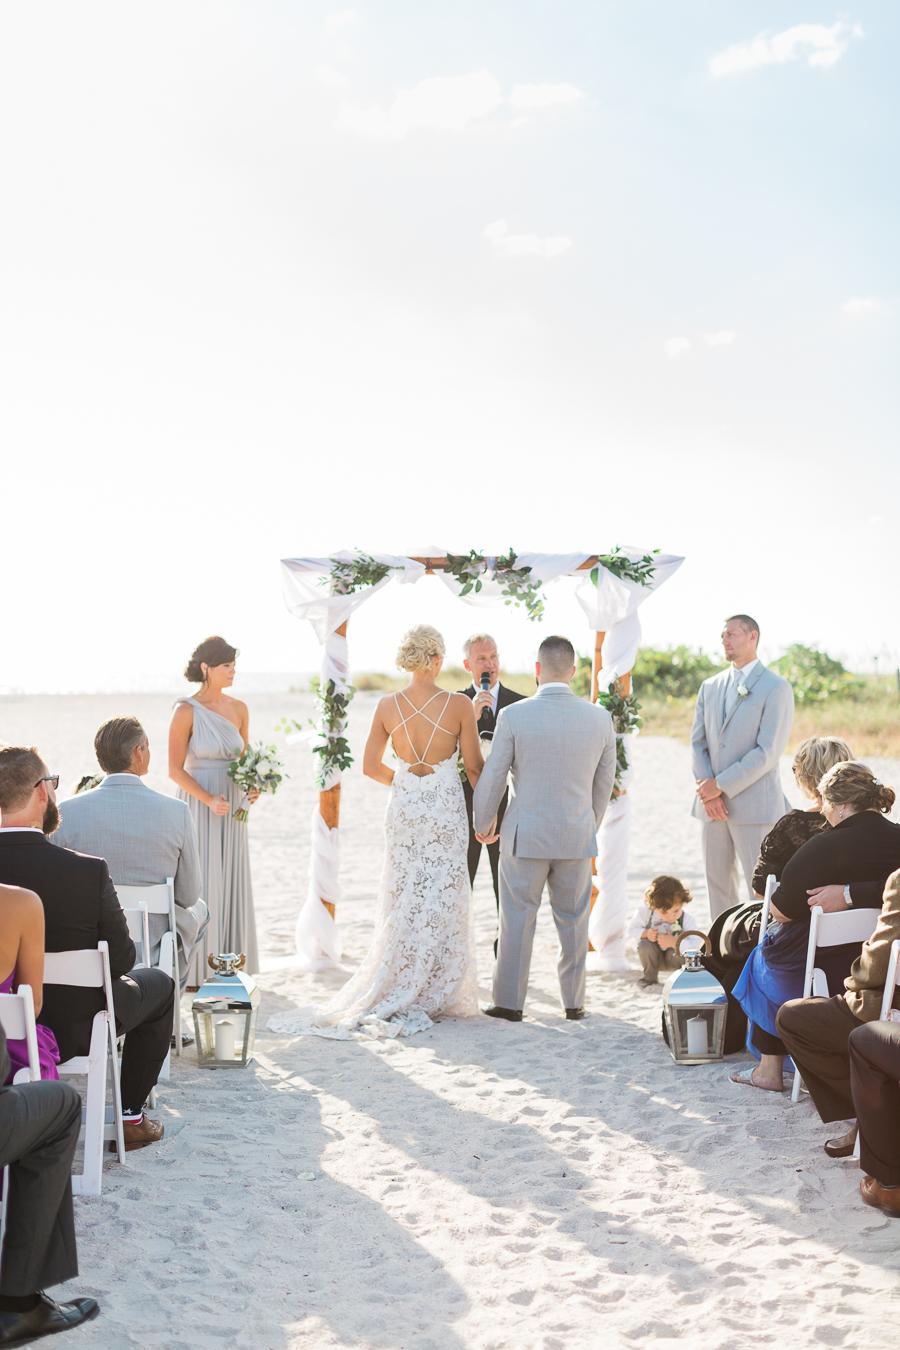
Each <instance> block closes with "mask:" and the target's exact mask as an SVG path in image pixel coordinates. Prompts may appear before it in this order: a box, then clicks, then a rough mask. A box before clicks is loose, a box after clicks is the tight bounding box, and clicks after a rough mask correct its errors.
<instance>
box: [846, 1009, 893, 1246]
mask: <svg viewBox="0 0 900 1350" xmlns="http://www.w3.org/2000/svg"><path fill="white" fill-rule="evenodd" d="M898 1079H900V1025H898V1024H897V1023H896V1022H869V1023H868V1024H867V1025H866V1026H863V1027H857V1028H856V1030H855V1031H851V1033H850V1091H851V1093H852V1095H853V1105H854V1108H855V1110H856V1115H857V1118H858V1120H859V1165H860V1167H861V1168H862V1170H863V1171H864V1172H865V1173H866V1175H865V1176H864V1177H863V1179H862V1181H861V1182H860V1183H859V1193H860V1195H861V1196H862V1198H863V1200H864V1201H865V1203H866V1204H867V1205H872V1206H873V1207H874V1208H875V1209H880V1210H882V1211H883V1212H884V1213H885V1214H889V1215H890V1217H891V1218H892V1219H896V1218H900V1082H898Z"/></svg>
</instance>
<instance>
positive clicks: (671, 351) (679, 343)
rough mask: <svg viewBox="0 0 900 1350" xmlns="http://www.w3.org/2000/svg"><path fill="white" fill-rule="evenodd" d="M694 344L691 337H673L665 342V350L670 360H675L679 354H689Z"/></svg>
mask: <svg viewBox="0 0 900 1350" xmlns="http://www.w3.org/2000/svg"><path fill="white" fill-rule="evenodd" d="M693 345H694V344H693V343H692V342H691V339H690V338H687V337H673V338H669V339H668V340H667V341H666V343H665V344H664V351H665V353H666V356H668V358H669V360H670V361H675V360H677V358H678V357H679V356H687V354H688V352H689V351H690V350H691V348H692V347H693Z"/></svg>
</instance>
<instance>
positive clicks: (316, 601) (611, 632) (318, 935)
mask: <svg viewBox="0 0 900 1350" xmlns="http://www.w3.org/2000/svg"><path fill="white" fill-rule="evenodd" d="M621 552H622V553H623V554H624V555H625V556H626V557H628V558H630V559H631V560H632V561H637V560H638V559H640V558H642V557H644V556H645V554H646V553H647V552H648V550H647V549H639V548H630V547H629V548H622V549H621ZM445 555H446V550H445V549H441V548H436V547H429V548H428V549H423V550H422V551H421V552H420V553H419V556H420V557H441V556H445ZM367 556H369V557H371V558H373V559H374V561H375V562H378V563H384V564H386V565H387V566H388V567H390V569H391V571H390V572H389V573H388V575H387V576H386V577H384V578H383V579H382V580H381V581H379V582H377V584H375V585H373V586H364V587H361V588H360V589H359V590H357V591H354V592H352V594H350V595H335V594H332V592H331V589H330V573H331V568H332V566H333V564H334V563H335V562H353V561H354V559H356V558H357V557H359V555H358V554H357V553H355V552H353V551H351V550H347V549H345V550H342V551H341V552H340V553H334V554H331V555H330V556H329V557H327V558H314V557H299V558H285V559H283V560H282V584H283V588H284V598H285V603H286V604H287V607H288V609H289V610H290V611H291V613H292V614H294V615H296V617H297V618H298V619H306V620H307V622H308V623H310V624H312V627H313V629H314V631H315V633H316V636H317V637H318V639H319V641H320V642H321V643H322V645H323V653H322V681H323V684H326V683H327V682H328V681H329V680H333V681H334V685H335V690H336V691H337V692H338V693H344V692H345V691H346V689H347V687H348V684H349V662H348V656H347V642H346V639H345V638H343V637H339V636H338V635H337V632H336V631H335V630H336V629H338V628H340V626H341V624H343V623H346V621H347V620H348V619H349V618H350V616H351V614H353V612H354V611H355V610H356V609H358V608H359V606H360V605H362V604H365V602H366V601H367V600H369V599H370V598H371V597H372V596H373V595H374V594H375V593H376V591H380V590H381V589H382V587H384V586H386V585H387V584H388V582H389V581H391V580H392V579H396V580H398V581H401V582H416V581H418V580H419V578H420V577H422V576H424V575H425V571H426V569H425V566H424V565H423V564H422V563H418V562H414V561H413V559H412V558H411V557H402V556H399V555H395V554H387V553H374V554H370V555H367ZM589 556H590V555H589V554H587V553H559V554H556V553H520V554H518V555H517V557H516V566H517V567H530V568H531V574H532V576H533V577H534V579H535V580H536V581H539V582H541V584H542V585H544V586H546V585H548V584H549V583H550V582H552V581H556V580H558V579H559V578H560V577H564V576H573V575H575V576H579V577H580V578H581V584H580V585H579V586H578V588H577V591H576V596H577V599H578V602H579V604H580V605H581V608H582V609H583V610H584V613H585V615H586V617H587V621H588V625H589V628H590V629H591V630H592V631H598V630H600V631H603V632H605V634H606V637H605V639H604V642H603V669H602V671H601V672H600V688H601V689H604V690H605V689H607V688H608V687H609V685H610V684H611V683H612V681H613V680H614V679H616V678H617V677H618V676H620V675H624V674H625V673H626V672H627V671H629V670H631V668H632V666H633V665H634V661H635V658H636V656H637V651H638V646H639V644H640V639H641V625H640V621H639V619H638V615H637V611H638V608H639V606H640V605H642V604H643V603H644V601H645V600H646V599H648V597H649V596H651V595H652V594H653V592H654V591H656V590H658V589H659V587H660V586H661V585H662V584H663V582H664V581H667V580H668V579H669V577H670V576H671V575H672V574H673V572H675V571H676V570H677V568H679V567H680V566H681V563H682V562H683V561H684V559H683V558H679V557H675V556H673V555H671V554H658V555H657V556H656V558H654V564H653V565H654V574H653V577H652V579H651V580H650V582H649V584H648V585H646V586H641V585H638V584H637V583H636V582H632V581H623V580H622V579H621V578H620V577H617V576H614V575H613V574H612V573H611V572H608V571H607V570H606V569H605V568H604V567H600V568H599V571H598V578H597V584H596V585H595V584H594V583H593V582H592V581H591V579H590V572H589V571H585V572H579V570H578V569H579V565H580V564H581V563H583V562H584V561H585V560H586V559H587V558H588V557H589ZM493 563H494V559H493V558H488V559H487V569H486V572H485V573H484V574H483V575H482V578H481V580H482V588H481V591H480V592H479V593H478V594H475V593H474V592H473V593H471V594H469V595H465V596H459V592H460V589H461V588H460V583H459V582H458V581H457V580H456V578H455V577H453V576H451V575H450V574H449V573H446V572H439V573H438V575H439V576H440V577H441V580H442V581H443V582H444V584H445V585H446V586H447V587H448V588H449V589H450V590H451V591H452V592H453V594H454V595H457V596H459V598H460V599H462V600H464V601H465V602H466V604H470V605H477V606H493V605H497V604H504V603H505V599H504V596H503V590H502V585H501V583H500V582H499V581H496V580H494V578H493V576H492V575H491V572H492V570H493ZM628 739H630V738H628ZM627 777H628V775H626V778H627ZM339 781H340V774H339V773H334V774H333V775H332V776H331V778H330V779H329V781H328V783H327V784H326V787H333V786H334V785H335V784H336V783H338V782H339ZM626 786H627V783H626ZM630 817H631V797H630V795H629V794H628V793H627V792H625V793H624V794H623V795H622V796H621V797H619V798H618V799H617V800H616V801H614V802H610V805H609V807H608V809H607V812H606V816H605V818H604V821H603V827H602V829H601V832H600V839H599V848H600V853H599V857H598V860H597V867H598V875H597V883H598V886H599V891H600V895H599V898H598V901H597V904H596V905H595V906H594V910H593V912H592V914H591V921H590V930H589V931H590V938H591V943H592V944H593V946H594V947H595V948H596V951H595V952H593V953H591V954H590V955H589V959H588V969H589V970H621V969H627V966H626V963H625V954H624V953H625V940H624V939H625V929H626V925H627V918H628V889H627V874H628V830H629V822H630ZM339 860H340V852H339V831H338V830H336V829H329V828H328V826H327V825H326V824H325V821H324V820H323V819H322V817H321V815H320V814H319V811H318V808H317V809H316V812H315V815H314V817H313V821H312V838H311V857H310V876H309V888H308V892H307V896H306V900H305V901H304V903H303V905H302V907H301V909H300V913H299V914H298V916H297V925H296V944H297V954H298V957H299V958H300V961H301V963H302V964H303V966H304V967H305V968H306V969H309V970H320V969H324V968H326V967H327V966H330V965H337V964H338V963H339V962H340V959H341V940H340V934H339V931H338V927H337V924H336V923H335V922H334V920H333V919H332V917H331V915H330V914H329V912H328V910H327V909H326V908H325V906H324V905H323V904H322V903H321V901H322V900H327V901H328V902H329V903H330V904H333V905H337V903H338V901H339V899H340V881H339Z"/></svg>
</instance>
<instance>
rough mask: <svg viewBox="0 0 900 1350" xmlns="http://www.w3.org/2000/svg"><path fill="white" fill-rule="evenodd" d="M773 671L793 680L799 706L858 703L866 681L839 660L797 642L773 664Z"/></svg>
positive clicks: (815, 648) (791, 681)
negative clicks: (838, 701) (836, 701)
mask: <svg viewBox="0 0 900 1350" xmlns="http://www.w3.org/2000/svg"><path fill="white" fill-rule="evenodd" d="M772 668H773V670H777V671H778V673H779V675H783V676H784V678H785V679H786V680H789V681H790V683H791V685H792V687H793V690H794V701H795V702H796V703H824V702H825V700H826V699H831V698H837V699H850V700H856V699H858V698H859V697H860V695H861V694H862V692H863V681H862V680H859V679H857V678H856V676H855V675H851V674H850V672H849V671H848V670H847V669H846V668H845V667H844V666H843V665H842V664H841V662H840V661H838V660H837V659H836V658H835V657H833V656H829V655H828V653H827V652H822V651H819V649H818V648H817V647H805V646H804V645H803V643H802V642H794V643H792V645H791V646H790V647H788V649H787V651H786V652H785V653H784V655H783V656H781V657H779V659H778V660H777V661H773V662H772Z"/></svg>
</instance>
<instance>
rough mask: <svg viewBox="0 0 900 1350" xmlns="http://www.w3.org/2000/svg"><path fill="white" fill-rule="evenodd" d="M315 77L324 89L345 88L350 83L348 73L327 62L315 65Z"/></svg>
mask: <svg viewBox="0 0 900 1350" xmlns="http://www.w3.org/2000/svg"><path fill="white" fill-rule="evenodd" d="M316 79H317V80H318V82H319V84H321V85H322V87H323V88H325V89H346V88H347V86H348V85H349V83H350V77H349V75H345V74H344V73H343V71H340V70H338V69H337V68H336V67H335V66H330V65H328V64H327V63H325V64H323V65H321V66H316Z"/></svg>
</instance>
